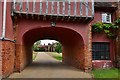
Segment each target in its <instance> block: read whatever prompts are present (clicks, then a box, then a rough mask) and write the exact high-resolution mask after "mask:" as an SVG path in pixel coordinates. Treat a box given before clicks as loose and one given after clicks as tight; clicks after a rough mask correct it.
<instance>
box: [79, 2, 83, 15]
mask: <svg viewBox="0 0 120 80" xmlns="http://www.w3.org/2000/svg"><path fill="white" fill-rule="evenodd" d="M82 3H83V2H82V0H80V17H82V15H83V13H82V11H83V8H82V6H83V4H82Z"/></svg>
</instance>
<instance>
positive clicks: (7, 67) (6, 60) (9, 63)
mask: <svg viewBox="0 0 120 80" xmlns="http://www.w3.org/2000/svg"><path fill="white" fill-rule="evenodd" d="M1 42H2V77H3V78H5V77H7V76H9V75H10V74H11V73H13V71H14V59H15V44H14V43H13V42H10V41H1Z"/></svg>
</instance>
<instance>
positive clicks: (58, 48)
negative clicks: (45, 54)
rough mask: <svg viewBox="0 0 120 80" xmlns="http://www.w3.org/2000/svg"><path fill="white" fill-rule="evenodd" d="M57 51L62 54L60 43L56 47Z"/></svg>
mask: <svg viewBox="0 0 120 80" xmlns="http://www.w3.org/2000/svg"><path fill="white" fill-rule="evenodd" d="M55 51H56V52H58V53H61V52H62V45H61V44H60V43H57V46H56V47H55Z"/></svg>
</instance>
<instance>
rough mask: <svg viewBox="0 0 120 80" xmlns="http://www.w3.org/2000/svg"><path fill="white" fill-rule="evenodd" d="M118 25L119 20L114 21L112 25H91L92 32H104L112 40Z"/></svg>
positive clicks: (100, 23)
mask: <svg viewBox="0 0 120 80" xmlns="http://www.w3.org/2000/svg"><path fill="white" fill-rule="evenodd" d="M119 24H120V18H118V19H117V20H115V21H114V22H113V23H102V22H97V23H94V24H93V25H92V31H93V32H97V33H100V32H105V33H106V35H107V37H109V38H112V39H114V38H115V37H116V35H117V29H118V27H119V26H118V25H119Z"/></svg>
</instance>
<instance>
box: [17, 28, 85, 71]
mask: <svg viewBox="0 0 120 80" xmlns="http://www.w3.org/2000/svg"><path fill="white" fill-rule="evenodd" d="M22 39H23V41H22V52H21V53H20V54H21V56H20V57H19V58H17V59H19V60H16V61H17V62H16V70H17V69H18V70H19V71H21V70H23V69H24V68H25V67H26V66H27V65H29V64H30V63H31V62H32V46H33V44H34V42H36V41H37V40H41V39H52V40H57V41H59V42H60V43H61V44H62V53H63V59H62V62H63V63H65V64H68V65H71V66H74V67H76V68H79V69H83V70H84V64H85V61H84V60H85V57H84V41H83V38H82V37H81V35H80V34H79V33H77V32H76V31H74V30H71V29H67V28H62V27H45V28H36V29H32V30H29V31H27V32H26V33H25V34H24V36H23V38H22ZM18 61H20V63H18Z"/></svg>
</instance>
